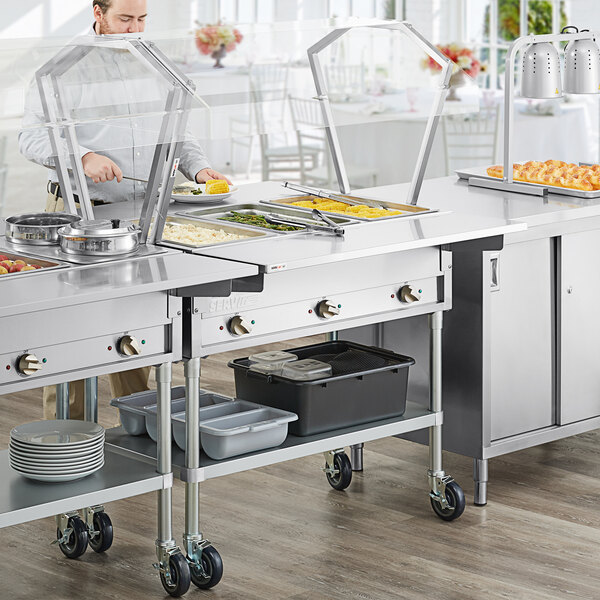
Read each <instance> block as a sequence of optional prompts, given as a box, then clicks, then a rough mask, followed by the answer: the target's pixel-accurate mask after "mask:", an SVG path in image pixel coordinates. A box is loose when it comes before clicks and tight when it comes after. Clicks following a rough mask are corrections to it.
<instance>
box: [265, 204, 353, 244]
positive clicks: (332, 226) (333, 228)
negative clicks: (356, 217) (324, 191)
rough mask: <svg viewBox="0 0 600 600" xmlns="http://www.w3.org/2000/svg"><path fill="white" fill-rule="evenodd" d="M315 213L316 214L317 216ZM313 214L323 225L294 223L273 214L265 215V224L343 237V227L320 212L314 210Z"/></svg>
mask: <svg viewBox="0 0 600 600" xmlns="http://www.w3.org/2000/svg"><path fill="white" fill-rule="evenodd" d="M315 213H318V215H317V214H315ZM313 214H314V216H316V217H318V218H320V219H321V220H322V221H323V222H324V223H325V225H314V224H313V223H308V222H307V221H302V220H298V221H296V220H295V219H288V218H282V217H279V216H277V215H274V214H268V215H265V220H266V221H267V223H272V224H273V225H292V226H294V227H304V228H305V230H306V231H318V232H321V233H330V234H332V235H339V236H340V237H341V236H343V235H344V228H343V227H340V226H339V225H338V224H337V223H335V222H334V221H332V220H331V219H328V218H327V217H325V216H324V215H322V214H321V212H320V211H318V210H317V209H316V208H315V209H314V210H313Z"/></svg>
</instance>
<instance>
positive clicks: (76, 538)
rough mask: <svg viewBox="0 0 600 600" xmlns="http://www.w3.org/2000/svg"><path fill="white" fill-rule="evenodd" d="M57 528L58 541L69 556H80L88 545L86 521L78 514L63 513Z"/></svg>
mask: <svg viewBox="0 0 600 600" xmlns="http://www.w3.org/2000/svg"><path fill="white" fill-rule="evenodd" d="M58 519H59V526H58V527H57V529H56V543H58V547H59V548H60V549H61V552H62V553H63V554H64V555H65V556H66V557H67V558H79V557H80V556H81V555H82V554H84V553H85V551H86V549H87V547H88V533H87V527H86V526H85V523H84V522H83V521H82V520H81V518H80V517H79V515H78V514H73V515H61V516H60V517H58Z"/></svg>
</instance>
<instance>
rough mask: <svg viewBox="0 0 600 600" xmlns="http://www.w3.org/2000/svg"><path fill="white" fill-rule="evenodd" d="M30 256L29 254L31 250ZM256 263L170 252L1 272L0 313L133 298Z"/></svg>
mask: <svg viewBox="0 0 600 600" xmlns="http://www.w3.org/2000/svg"><path fill="white" fill-rule="evenodd" d="M30 254H33V253H30ZM257 272H258V269H257V267H256V266H254V265H248V264H241V263H235V262H231V261H226V260H215V259H213V258H204V257H202V256H191V255H189V254H183V253H180V252H170V253H165V254H159V255H154V256H146V257H142V258H137V259H136V258H135V257H133V258H129V259H126V260H119V261H115V262H111V263H100V264H96V265H85V266H75V265H71V266H69V267H67V268H65V269H59V270H55V271H48V272H47V273H44V272H43V271H41V272H35V273H31V275H29V274H28V275H27V276H19V277H15V278H14V279H12V280H11V278H10V276H5V278H3V279H2V280H1V283H0V314H1V315H2V316H3V317H7V316H11V315H14V314H22V313H28V312H33V311H38V310H45V309H49V308H56V307H63V306H73V305H76V304H82V303H86V302H96V301H98V300H105V299H110V298H119V297H123V296H135V295H138V294H145V293H151V292H157V291H165V290H171V289H175V288H182V287H187V286H192V285H201V284H204V283H212V282H215V281H224V280H228V279H233V278H238V277H249V276H252V275H256V273H257Z"/></svg>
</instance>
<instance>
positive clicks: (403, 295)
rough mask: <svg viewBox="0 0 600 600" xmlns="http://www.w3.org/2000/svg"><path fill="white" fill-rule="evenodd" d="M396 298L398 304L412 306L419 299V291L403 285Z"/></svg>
mask: <svg viewBox="0 0 600 600" xmlns="http://www.w3.org/2000/svg"><path fill="white" fill-rule="evenodd" d="M398 297H399V298H400V302H403V303H404V304H412V303H413V302H418V301H419V300H420V299H421V290H418V289H417V288H415V287H414V286H412V285H403V286H402V287H401V288H400V291H399V292H398Z"/></svg>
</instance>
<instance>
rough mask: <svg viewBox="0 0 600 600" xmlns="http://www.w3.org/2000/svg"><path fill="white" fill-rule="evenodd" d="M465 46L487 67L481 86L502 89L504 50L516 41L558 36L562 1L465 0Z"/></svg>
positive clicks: (564, 16)
mask: <svg viewBox="0 0 600 600" xmlns="http://www.w3.org/2000/svg"><path fill="white" fill-rule="evenodd" d="M464 11H465V12H464V16H465V21H466V38H467V43H471V45H473V46H475V48H477V49H479V51H480V58H481V60H482V62H483V63H487V65H488V77H487V81H485V82H484V83H485V85H486V86H487V87H491V88H497V87H502V86H503V79H502V76H503V73H504V61H505V59H506V51H507V49H508V47H509V46H510V44H511V42H512V41H514V40H515V39H516V38H518V37H520V36H523V35H528V34H537V35H541V34H544V33H559V32H560V30H561V29H562V28H563V27H564V26H565V25H567V14H566V8H565V0H465V6H464Z"/></svg>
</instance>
